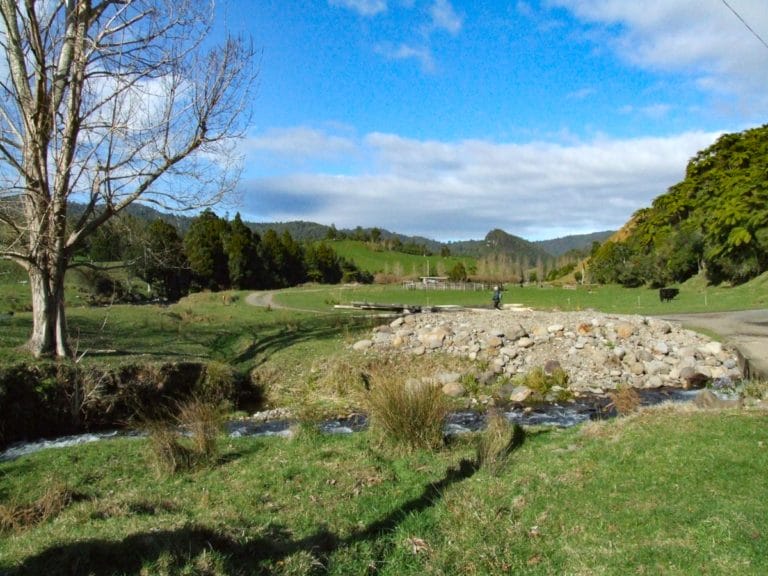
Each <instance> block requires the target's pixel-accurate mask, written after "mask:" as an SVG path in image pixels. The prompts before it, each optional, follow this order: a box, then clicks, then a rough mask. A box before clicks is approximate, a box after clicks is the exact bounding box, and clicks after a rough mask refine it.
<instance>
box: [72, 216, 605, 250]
mask: <svg viewBox="0 0 768 576" xmlns="http://www.w3.org/2000/svg"><path fill="white" fill-rule="evenodd" d="M72 208H73V213H75V214H77V213H78V212H79V211H80V210H82V207H81V206H78V205H76V204H73V207H72ZM125 213H126V214H128V215H131V216H133V217H134V218H138V219H141V220H156V219H161V220H165V221H166V222H169V223H170V224H173V225H174V226H176V227H177V228H178V229H179V230H180V231H181V232H182V233H183V232H185V231H186V230H187V228H188V227H189V224H190V222H191V221H192V220H193V218H194V217H192V216H184V215H179V214H169V213H164V212H160V211H158V210H156V209H154V208H152V207H151V206H147V205H145V204H138V203H134V204H132V205H130V206H129V207H128V208H127V209H126V212H125ZM246 225H247V226H248V227H249V228H251V230H253V231H254V232H257V233H258V234H259V235H263V234H264V233H265V232H266V231H267V230H270V229H271V230H274V231H275V232H277V233H278V234H282V233H283V232H285V231H288V233H289V234H290V235H291V236H292V237H293V238H294V239H295V240H297V241H299V242H303V241H318V240H324V239H326V238H328V235H329V232H331V231H332V230H333V228H332V227H331V226H326V225H325V224H318V223H317V222H309V221H304V220H292V221H288V222H246ZM372 230H373V228H360V227H358V228H356V229H339V230H337V232H338V233H339V234H344V235H346V236H348V237H353V236H354V235H355V234H356V233H360V232H362V233H366V234H370V232H371V231H372ZM377 230H378V231H379V233H380V237H381V238H382V239H383V240H390V239H399V240H400V241H401V242H402V243H403V244H416V245H419V246H424V247H425V248H426V249H427V250H429V251H430V252H432V253H439V252H440V251H441V250H442V249H443V247H446V246H447V247H448V248H449V249H450V251H451V254H453V255H454V256H473V257H482V256H485V255H488V254H492V253H497V252H504V253H508V254H514V255H515V256H518V255H519V256H522V257H525V258H527V259H528V260H529V261H530V262H535V261H536V260H537V258H542V259H548V258H552V257H558V256H561V255H563V254H565V253H566V252H569V251H571V250H582V251H583V250H587V249H589V248H591V246H592V243H593V242H602V241H603V240H605V239H607V238H608V237H610V236H611V235H612V234H613V233H614V231H604V232H593V233H591V234H575V235H571V236H564V237H561V238H555V239H552V240H538V241H534V242H531V241H528V240H525V239H524V238H521V237H519V236H515V235H513V234H509V233H508V232H505V231H504V230H501V229H498V228H497V229H494V230H491V231H490V232H488V234H487V235H486V236H485V238H484V239H482V240H463V241H457V242H439V241H437V240H432V239H430V238H425V237H423V236H407V235H405V234H399V233H397V232H392V231H389V230H386V229H383V228H377Z"/></svg>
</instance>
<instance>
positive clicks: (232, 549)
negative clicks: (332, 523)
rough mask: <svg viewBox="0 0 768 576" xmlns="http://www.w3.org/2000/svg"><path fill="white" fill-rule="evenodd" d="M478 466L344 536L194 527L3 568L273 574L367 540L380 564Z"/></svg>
mask: <svg viewBox="0 0 768 576" xmlns="http://www.w3.org/2000/svg"><path fill="white" fill-rule="evenodd" d="M477 469H478V468H477V465H476V464H475V463H474V462H472V461H469V460H466V459H465V460H462V461H461V462H460V463H459V465H458V466H457V467H453V468H450V469H449V470H448V471H447V472H446V475H445V477H443V478H442V479H440V480H438V481H436V482H432V483H430V484H428V485H427V486H426V487H425V488H424V490H423V491H422V493H421V495H420V496H418V497H417V498H414V499H412V500H409V501H407V502H405V503H404V504H403V505H401V506H400V507H399V508H397V509H395V510H393V511H392V512H390V513H389V514H387V515H386V516H384V517H383V518H382V519H381V520H378V521H376V522H373V523H371V524H370V525H368V526H366V527H364V528H362V529H361V530H359V531H356V532H354V533H352V534H350V535H349V536H347V537H344V538H341V537H339V536H338V535H336V534H334V533H333V532H331V531H329V530H327V529H325V528H322V529H319V530H318V531H316V532H315V533H313V534H311V535H310V536H308V537H306V538H302V539H298V540H294V539H292V538H291V534H290V532H289V531H288V530H287V529H286V528H285V527H282V526H280V525H273V526H272V527H271V529H270V531H269V532H268V533H267V534H265V535H262V536H260V537H258V538H255V539H254V538H252V537H250V536H248V535H247V532H248V529H247V528H245V529H238V527H236V526H233V527H231V528H229V529H226V530H213V529H211V528H208V527H206V526H200V525H190V526H185V527H183V528H179V529H177V530H153V531H148V532H142V533H138V534H132V535H131V536H128V537H126V538H124V539H123V540H120V541H117V542H114V541H108V540H86V541H80V542H73V543H69V544H63V545H57V546H53V547H51V548H49V549H47V550H45V551H44V552H42V553H41V554H38V555H37V556H33V557H31V558H28V559H27V560H26V561H25V562H23V563H22V564H21V565H20V566H17V567H14V568H11V567H8V566H7V567H0V574H3V575H4V576H11V575H22V574H35V575H37V574H47V575H54V576H55V575H58V574H62V575H63V574H68V575H78V574H83V575H85V574H88V575H92V576H111V575H114V574H139V573H143V572H142V569H144V570H146V568H147V566H150V565H152V564H155V563H157V562H163V563H164V566H165V567H166V568H167V567H169V566H168V565H169V564H170V565H171V566H170V567H171V568H172V569H174V570H175V569H178V570H182V569H184V567H185V566H189V564H190V563H192V562H194V559H196V558H198V557H199V556H201V555H205V554H211V553H215V554H216V555H217V556H218V557H219V558H220V559H221V563H222V568H223V570H225V573H227V574H272V573H273V571H274V568H275V564H276V563H278V562H280V561H282V560H285V559H286V558H288V557H289V556H291V555H293V554H295V553H297V552H306V553H308V554H311V555H312V556H313V557H314V558H315V559H316V560H318V561H319V562H320V563H321V564H322V565H323V566H325V567H326V568H327V567H328V564H329V562H330V558H331V555H332V554H334V553H335V552H337V551H339V550H342V549H344V548H346V547H348V546H353V545H355V544H358V543H361V542H377V541H378V540H379V539H382V540H383V541H382V546H377V547H376V548H377V558H376V559H375V561H376V562H383V561H384V560H385V559H386V558H387V556H388V554H389V553H390V552H391V550H390V547H391V544H389V545H387V544H386V539H385V538H384V537H385V536H386V535H387V534H390V533H392V532H394V531H395V530H396V529H397V527H398V526H399V525H400V524H401V523H402V522H403V521H404V520H405V519H406V518H408V517H409V516H410V515H412V514H414V513H418V512H422V511H424V510H427V509H428V508H430V507H431V506H434V505H435V504H436V503H437V502H438V501H439V500H440V498H441V497H442V493H443V492H444V491H445V490H446V489H447V488H448V487H449V486H451V485H452V484H455V483H457V482H461V481H462V480H465V479H467V478H469V477H471V476H472V475H473V474H474V473H475V472H476V471H477Z"/></svg>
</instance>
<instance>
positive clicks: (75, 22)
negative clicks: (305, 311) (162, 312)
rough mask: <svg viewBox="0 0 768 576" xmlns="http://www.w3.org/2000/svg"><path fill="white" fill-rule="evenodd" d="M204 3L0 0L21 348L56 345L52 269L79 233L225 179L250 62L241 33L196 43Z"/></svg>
mask: <svg viewBox="0 0 768 576" xmlns="http://www.w3.org/2000/svg"><path fill="white" fill-rule="evenodd" d="M213 8H214V7H213V1H212V0H209V1H206V0H0V46H2V55H3V56H4V57H5V58H4V60H0V98H1V99H2V101H1V102H0V257H2V258H4V259H9V260H12V261H14V262H16V263H18V264H19V265H21V266H22V267H24V268H25V269H26V271H27V272H28V274H29V282H30V287H31V291H32V307H33V330H32V334H31V337H30V339H29V342H28V347H29V349H30V350H31V351H32V353H33V354H34V355H35V356H40V355H57V356H66V355H67V354H68V352H69V351H68V345H67V325H66V320H65V307H64V277H65V274H66V271H67V268H68V267H69V266H70V264H71V263H72V257H73V253H74V251H75V249H76V248H77V247H78V245H79V244H80V243H82V241H83V240H84V239H85V238H86V237H87V236H88V235H89V234H91V233H93V232H94V231H95V230H96V229H98V228H99V226H101V225H102V224H104V223H105V222H107V221H108V220H109V219H110V218H112V217H114V216H115V215H117V214H119V213H120V212H121V211H123V210H124V209H125V208H126V207H127V206H129V205H130V204H131V203H132V202H135V201H137V200H139V201H141V202H146V203H151V204H153V205H155V206H156V207H158V208H160V209H165V210H188V209H194V208H200V207H203V206H210V205H212V204H214V203H216V202H218V201H219V200H220V199H221V198H222V197H223V196H224V195H226V194H227V193H228V192H230V191H232V190H233V189H234V186H235V183H236V181H237V178H238V177H239V173H240V159H239V157H237V156H236V155H235V154H234V145H235V143H236V139H237V138H239V137H240V136H242V135H243V132H244V130H245V128H246V126H247V123H248V120H249V119H248V115H247V112H246V110H247V105H248V103H249V100H250V98H251V96H252V93H253V89H254V87H255V80H256V74H257V71H256V68H255V64H254V63H255V58H254V51H253V48H252V47H251V45H250V44H249V43H248V42H246V41H244V40H243V39H240V38H227V39H226V40H225V41H224V42H223V43H222V44H221V45H219V46H215V47H213V48H208V49H204V46H206V45H207V44H206V43H207V37H208V35H209V34H208V33H209V31H210V27H211V24H212V21H213V15H214V12H213ZM74 202H77V203H79V204H82V205H84V206H85V209H84V210H83V211H82V212H80V211H78V213H77V215H76V217H74V218H73V215H72V214H70V209H69V208H70V205H71V204H72V203H74Z"/></svg>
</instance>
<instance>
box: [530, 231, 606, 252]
mask: <svg viewBox="0 0 768 576" xmlns="http://www.w3.org/2000/svg"><path fill="white" fill-rule="evenodd" d="M615 232H616V231H615V230H604V231H603V232H593V233H592V234H574V235H572V236H563V237H562V238H554V239H552V240H538V241H536V242H534V244H535V245H536V246H538V247H540V248H542V249H543V250H544V251H545V252H547V253H548V254H552V256H562V255H563V254H566V253H568V252H571V251H573V250H578V251H589V249H590V248H592V245H593V244H594V243H595V242H597V243H599V244H602V243H603V242H604V241H605V240H607V239H608V238H610V237H611V236H612V235H613V234H614V233H615Z"/></svg>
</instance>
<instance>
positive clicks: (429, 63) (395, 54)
mask: <svg viewBox="0 0 768 576" xmlns="http://www.w3.org/2000/svg"><path fill="white" fill-rule="evenodd" d="M376 52H378V53H379V54H381V55H382V56H384V57H385V58H388V59H389V60H415V61H416V62H418V63H419V64H420V65H421V69H422V70H424V71H425V72H433V71H434V69H435V59H434V56H433V55H432V51H431V50H430V49H429V48H428V47H427V46H411V45H408V44H400V45H397V46H395V45H392V44H379V45H378V46H376Z"/></svg>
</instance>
